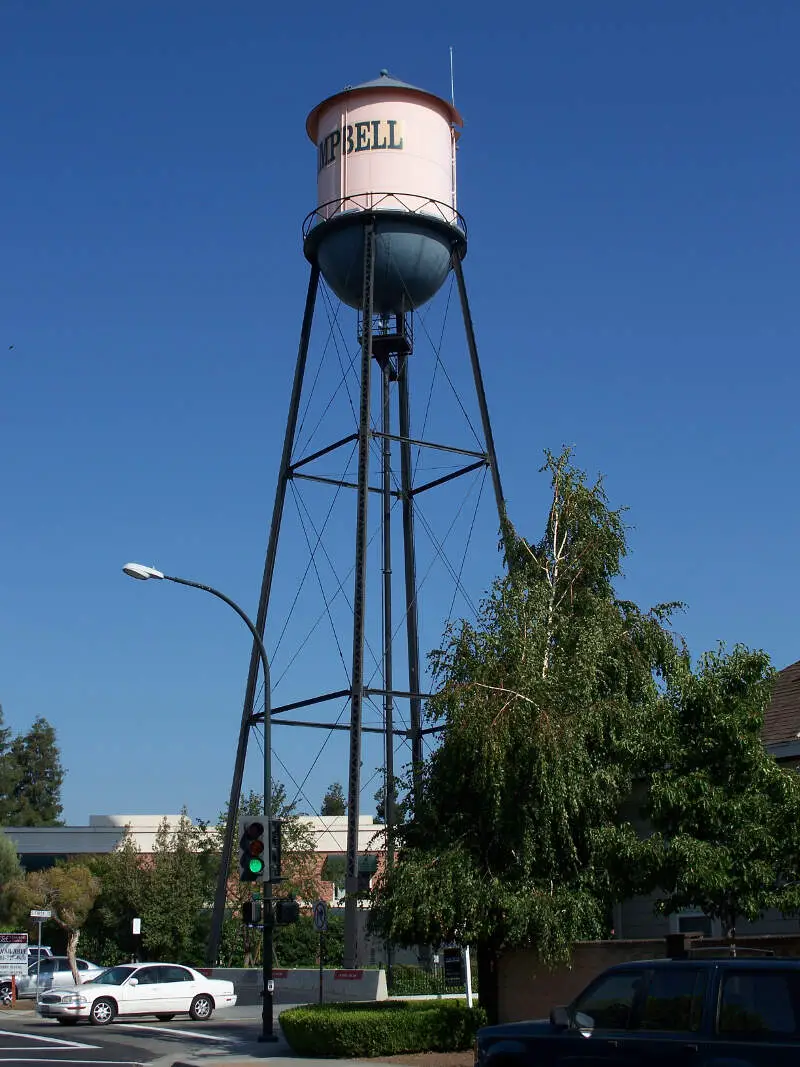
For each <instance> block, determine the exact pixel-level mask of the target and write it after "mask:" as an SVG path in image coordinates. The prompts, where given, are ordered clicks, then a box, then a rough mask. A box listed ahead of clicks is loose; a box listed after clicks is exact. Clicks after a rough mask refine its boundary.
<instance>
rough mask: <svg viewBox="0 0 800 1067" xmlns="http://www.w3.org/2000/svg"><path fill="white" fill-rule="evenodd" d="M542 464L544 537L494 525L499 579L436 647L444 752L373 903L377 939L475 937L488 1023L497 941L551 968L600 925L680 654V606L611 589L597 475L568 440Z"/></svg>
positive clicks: (433, 763) (607, 531) (616, 542)
mask: <svg viewBox="0 0 800 1067" xmlns="http://www.w3.org/2000/svg"><path fill="white" fill-rule="evenodd" d="M543 470H546V471H547V472H548V473H549V475H550V479H551V485H552V503H551V506H550V511H549V515H548V519H547V523H546V528H545V531H544V535H543V537H542V538H541V540H539V541H538V542H536V543H534V544H529V543H528V542H526V541H524V540H523V539H522V538H519V537H517V538H516V539H513V538H510V536H508V535H507V538H506V553H507V562H508V563H509V565H510V569H509V573H508V575H506V576H505V577H503V578H501V579H499V580H498V581H497V582H496V583H495V585H494V587H493V588H492V590H491V593H490V595H489V596H488V597H487V599H486V600H485V602H484V603H483V604H482V606H481V609H480V612H479V617H478V619H477V622H476V623H474V624H473V623H469V622H464V621H462V622H461V623H460V624H458V625H452V626H451V627H450V628H449V629H448V631H447V633H446V638H445V642H444V645H443V647H442V648H441V649H440V650H438V651H436V652H434V653H433V654H432V657H431V661H432V667H433V671H434V678H435V683H436V685H437V687H438V688H437V691H436V693H435V695H434V697H433V698H432V699H431V700H430V701H429V706H428V714H429V715H430V717H431V718H432V719H434V720H436V721H437V722H439V723H440V724H441V726H442V727H443V730H442V733H441V744H440V746H439V747H438V749H436V751H435V752H434V753H433V754H432V756H431V757H430V759H429V760H428V761H427V763H426V765H425V766H424V768H423V774H422V785H421V789H420V793H419V796H418V797H417V798H416V802H415V810H414V812H413V818H412V819H410V820H409V821H408V822H407V823H405V824H404V825H403V826H401V827H400V828H399V831H398V840H399V843H400V855H399V860H398V862H397V863H396V864H395V866H394V867H393V868H391V869H388V870H387V871H386V872H385V875H384V876H383V878H382V879H380V881H379V883H378V886H377V889H376V891H375V893H374V897H373V908H372V925H373V928H374V929H376V930H377V931H378V932H379V933H380V934H382V936H384V937H386V938H387V939H390V940H393V941H396V942H399V943H401V944H406V945H412V944H422V945H426V944H437V943H440V942H442V941H457V942H459V943H461V944H474V945H475V946H476V950H477V959H478V979H479V985H480V990H481V1002H482V1005H483V1006H484V1007H486V1009H487V1012H488V1014H489V1018H490V1019H494V1018H496V1017H497V973H496V964H497V959H498V955H499V952H500V951H501V950H502V949H503V948H504V947H507V946H513V945H522V944H526V945H533V946H535V948H536V949H537V951H538V953H539V955H540V958H542V959H543V960H544V961H545V962H555V961H561V960H564V959H566V958H568V955H569V950H570V945H571V944H572V942H573V941H575V940H578V939H581V938H595V937H599V936H603V935H605V934H607V932H608V928H609V914H610V909H611V904H612V903H613V901H614V900H615V899H616V893H617V887H616V886H615V885H614V883H613V881H612V879H611V878H610V876H609V874H608V872H607V869H606V865H605V862H604V859H605V852H606V850H607V849H608V847H609V839H610V838H614V837H617V836H619V837H621V838H622V839H623V840H624V841H628V839H629V838H630V837H631V836H635V835H634V834H633V830H632V828H629V827H622V828H619V827H618V824H619V821H620V820H619V814H618V812H619V808H620V805H621V803H622V802H623V801H624V800H625V799H626V798H627V797H628V795H629V794H630V790H631V786H632V782H633V780H634V777H635V776H636V775H637V774H639V773H641V771H642V768H643V767H644V766H645V765H647V764H648V761H649V760H650V759H651V758H652V754H653V748H654V745H656V744H657V741H658V736H659V719H660V711H661V703H662V696H661V692H660V685H659V676H661V677H662V678H663V677H664V676H665V675H666V674H667V673H668V672H669V671H670V669H671V668H672V667H673V666H674V665H675V664H676V663H677V662H678V661H680V660H681V658H682V655H683V653H682V649H681V648H680V647H679V646H678V644H677V643H676V640H675V638H674V637H673V635H672V634H671V633H670V632H669V631H668V630H667V629H666V626H667V623H668V622H669V619H670V613H671V611H672V609H673V608H674V607H676V605H661V606H658V607H656V608H654V609H652V610H651V611H649V612H642V611H640V610H639V609H638V608H637V606H636V605H635V604H632V603H630V602H628V601H622V600H619V599H618V598H617V597H616V596H615V592H614V584H613V583H614V580H615V579H616V578H617V577H618V575H619V574H620V573H621V564H622V559H623V557H624V556H625V554H626V550H627V544H626V534H625V526H624V524H623V520H622V515H621V512H620V511H616V510H612V509H611V508H610V507H609V505H608V500H607V497H606V494H605V491H604V488H603V484H602V481H601V480H597V481H595V482H594V483H589V482H588V480H587V478H586V476H585V474H584V473H583V472H582V471H580V470H578V469H577V468H575V467H574V466H573V465H572V462H571V457H570V453H569V451H568V450H567V451H564V452H563V453H562V454H561V455H560V456H554V455H552V454H550V453H547V454H546V463H545V466H544V468H543Z"/></svg>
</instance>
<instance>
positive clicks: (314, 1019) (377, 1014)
mask: <svg viewBox="0 0 800 1067" xmlns="http://www.w3.org/2000/svg"><path fill="white" fill-rule="evenodd" d="M280 1023H281V1029H282V1030H283V1033H284V1035H285V1036H286V1040H287V1041H288V1042H289V1045H290V1046H291V1048H292V1051H293V1052H294V1053H296V1054H297V1055H298V1056H354V1057H360V1056H392V1055H395V1054H397V1053H402V1052H459V1051H461V1050H462V1049H468V1048H470V1047H471V1046H472V1043H473V1041H474V1040H475V1032H476V1030H477V1029H478V1028H479V1027H480V1026H484V1025H485V1024H486V1012H485V1011H483V1009H482V1008H468V1007H467V1006H466V1005H465V1004H462V1003H460V1002H458V1001H441V1000H439V1001H429V1000H428V1001H418V1002H415V1003H409V1002H408V1001H402V1000H384V1001H380V1002H376V1003H347V1004H309V1005H307V1006H305V1007H302V1008H290V1009H289V1010H288V1011H284V1012H281V1016H280Z"/></svg>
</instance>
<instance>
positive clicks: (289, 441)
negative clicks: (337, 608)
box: [207, 264, 319, 966]
mask: <svg viewBox="0 0 800 1067" xmlns="http://www.w3.org/2000/svg"><path fill="white" fill-rule="evenodd" d="M318 288H319V267H318V266H317V265H316V264H314V265H313V266H312V268H311V274H310V276H309V279H308V292H307V294H306V306H305V311H304V312H303V325H302V328H301V330H300V344H299V347H298V350H297V363H296V365H295V371H294V382H293V384H292V396H291V400H290V402H289V415H288V418H287V420H286V433H285V434H284V438H283V453H282V455H281V465H280V470H279V473H278V485H277V488H276V490H275V501H274V504H273V506H272V522H271V524H270V531H269V541H268V543H267V555H266V559H265V560H264V576H263V578H262V581H261V596H260V598H259V602H258V614H257V615H256V629H257V630H258V633H259V635H260V636H261V637H262V639H263V636H264V628H265V626H266V621H267V608H268V607H269V597H270V592H271V590H272V578H273V575H274V573H275V559H276V557H277V552H278V535H279V533H280V528H281V519H282V518H283V507H284V503H285V501H286V487H287V485H288V482H289V466H290V463H291V459H292V448H293V447H294V438H295V434H296V432H297V416H298V413H299V411H300V397H301V395H302V391H303V377H304V375H305V369H306V360H307V358H308V344H309V340H310V338H311V323H312V321H313V318H314V304H315V303H316V299H317V289H318ZM260 662H261V657H260V655H259V650H258V648H257V646H256V644H255V642H253V650H252V652H251V654H250V669H249V671H248V675H247V686H246V689H245V696H244V707H243V710H242V721H241V724H240V727H239V743H238V745H237V748H236V760H235V763H234V768H233V781H232V782H231V792H230V797H229V799H228V818H227V822H226V823H225V837H224V840H223V844H222V858H221V862H220V869H219V876H218V878H217V889H216V893H215V896H214V910H213V912H212V916H211V936H210V938H209V944H208V956H207V962H208V964H209V966H213V965H214V964H215V963H216V962H217V953H218V952H219V944H220V940H221V938H222V924H223V921H224V918H225V899H226V896H227V888H228V876H229V872H230V867H231V857H232V855H233V840H234V837H235V836H236V825H237V823H236V817H237V815H238V812H239V799H240V797H241V793H242V778H243V776H244V764H245V758H246V756H247V740H248V736H249V733H250V720H251V719H252V716H253V704H254V702H255V694H256V683H257V681H258V672H259V667H260ZM265 684H266V679H265ZM268 735H269V731H268V730H267V736H268ZM269 801H270V798H269V797H265V798H264V802H265V804H267V803H269Z"/></svg>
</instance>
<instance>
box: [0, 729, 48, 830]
mask: <svg viewBox="0 0 800 1067" xmlns="http://www.w3.org/2000/svg"><path fill="white" fill-rule="evenodd" d="M9 736H10V731H9V730H8V729H5V728H3V727H2V712H1V711H0V823H2V824H3V825H5V826H57V825H59V823H60V819H61V810H62V809H61V786H62V784H63V781H64V769H63V767H62V765H61V756H60V754H59V750H58V745H57V744H56V734H55V730H54V729H53V727H52V726H51V725H50V724H49V723H48V722H47V720H46V719H43V718H38V719H36V721H35V722H34V723H33V725H32V726H31V728H30V730H29V731H28V732H27V733H25V734H20V735H19V736H18V737H15V738H14V739H13V740H11V742H10V743H9V740H8V739H9Z"/></svg>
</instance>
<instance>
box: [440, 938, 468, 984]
mask: <svg viewBox="0 0 800 1067" xmlns="http://www.w3.org/2000/svg"><path fill="white" fill-rule="evenodd" d="M443 955H444V984H445V986H447V987H448V988H453V987H455V986H462V985H463V984H464V953H463V951H462V950H461V949H460V948H446V949H445V950H444V953H443Z"/></svg>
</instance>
